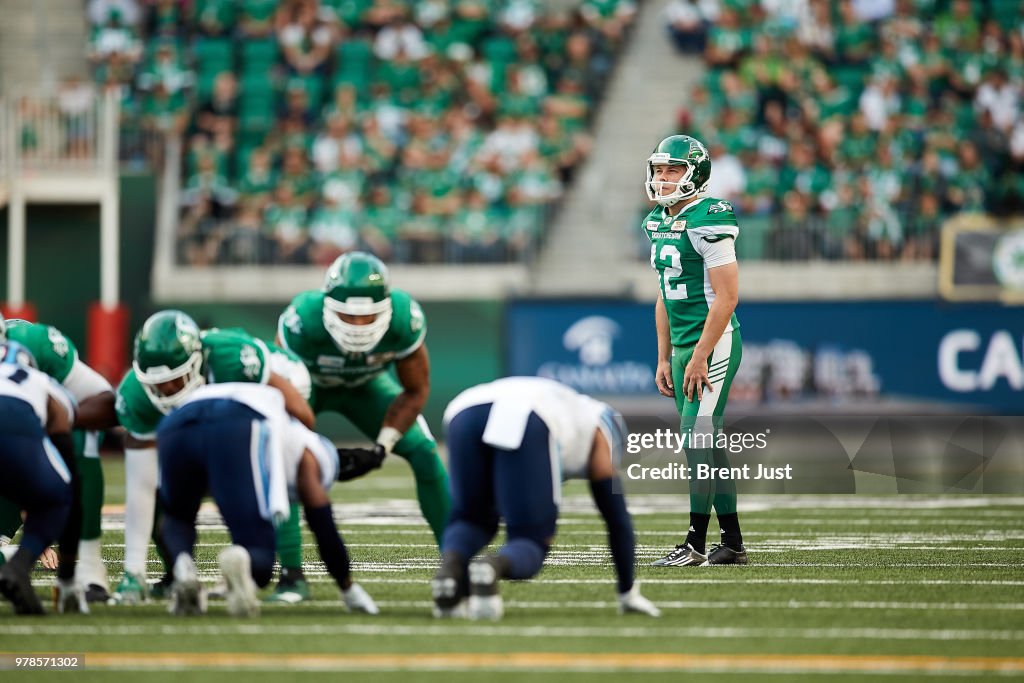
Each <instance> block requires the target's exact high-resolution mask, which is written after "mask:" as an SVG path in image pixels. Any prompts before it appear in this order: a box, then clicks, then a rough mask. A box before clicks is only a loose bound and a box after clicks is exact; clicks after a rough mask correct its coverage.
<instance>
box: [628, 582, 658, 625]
mask: <svg viewBox="0 0 1024 683" xmlns="http://www.w3.org/2000/svg"><path fill="white" fill-rule="evenodd" d="M630 612H636V613H637V614H646V615H647V616H651V617H660V616H661V610H660V609H658V608H657V607H655V606H654V603H653V602H651V601H650V600H648V599H647V598H645V597H644V596H642V595H640V584H639V583H634V584H633V587H632V588H630V589H629V590H628V591H627V592H625V593H619V614H628V613H630Z"/></svg>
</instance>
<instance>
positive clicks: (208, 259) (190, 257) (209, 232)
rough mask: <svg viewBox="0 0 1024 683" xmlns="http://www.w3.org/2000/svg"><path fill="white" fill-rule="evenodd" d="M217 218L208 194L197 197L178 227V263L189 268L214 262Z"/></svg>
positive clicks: (216, 242) (216, 247) (216, 249)
mask: <svg viewBox="0 0 1024 683" xmlns="http://www.w3.org/2000/svg"><path fill="white" fill-rule="evenodd" d="M218 225H219V223H218V221H217V218H216V217H215V216H214V215H213V201H212V199H211V197H210V195H208V194H204V195H200V196H198V197H197V199H196V201H194V202H193V203H192V204H191V205H190V206H189V207H188V210H187V211H186V212H185V216H184V217H183V218H182V219H181V223H179V225H178V237H177V245H178V261H179V262H182V263H186V264H188V265H190V266H209V265H212V264H213V263H215V262H216V260H217V253H218V249H219V246H220V245H219V242H218V240H217V239H216V238H217V228H218Z"/></svg>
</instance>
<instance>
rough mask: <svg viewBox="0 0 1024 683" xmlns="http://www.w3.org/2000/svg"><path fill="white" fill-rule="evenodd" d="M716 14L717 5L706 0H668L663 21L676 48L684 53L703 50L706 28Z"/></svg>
mask: <svg viewBox="0 0 1024 683" xmlns="http://www.w3.org/2000/svg"><path fill="white" fill-rule="evenodd" d="M709 6H710V7H711V8H713V9H711V10H709ZM717 15H718V6H717V5H716V4H715V3H714V2H709V1H708V0H704V1H702V2H698V0H670V2H669V3H668V4H667V5H666V6H665V21H666V22H667V24H668V33H669V35H670V36H671V37H672V42H673V43H674V44H675V46H676V49H677V50H679V51H680V52H682V53H684V54H692V53H701V52H704V48H705V45H706V41H707V35H708V28H709V27H710V26H711V24H712V22H713V21H714V20H715V18H716V17H717Z"/></svg>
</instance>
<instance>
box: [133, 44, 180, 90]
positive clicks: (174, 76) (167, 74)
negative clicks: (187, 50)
mask: <svg viewBox="0 0 1024 683" xmlns="http://www.w3.org/2000/svg"><path fill="white" fill-rule="evenodd" d="M193 81H194V78H193V75H192V72H191V71H189V70H188V69H186V68H185V67H184V66H183V65H182V63H181V60H180V58H179V57H178V51H177V47H176V46H175V43H174V42H173V41H170V40H161V41H160V42H159V43H157V46H156V51H155V52H154V54H153V57H152V59H151V60H149V62H148V63H147V64H146V65H145V67H144V68H143V69H142V73H140V74H139V79H138V86H139V90H152V89H153V88H155V87H156V84H157V83H160V84H161V85H162V86H163V87H164V89H165V90H166V91H167V92H168V93H170V94H172V95H174V94H176V93H178V92H179V91H181V90H185V89H186V88H189V87H191V85H192V83H193Z"/></svg>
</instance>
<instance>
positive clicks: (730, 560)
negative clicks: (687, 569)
mask: <svg viewBox="0 0 1024 683" xmlns="http://www.w3.org/2000/svg"><path fill="white" fill-rule="evenodd" d="M746 563H747V549H746V548H744V547H743V546H742V545H741V546H740V547H739V548H730V547H729V546H727V545H725V544H724V543H716V544H715V545H713V546H711V552H710V553H708V560H707V562H705V563H704V565H705V566H708V565H713V564H746Z"/></svg>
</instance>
